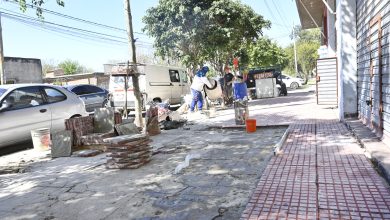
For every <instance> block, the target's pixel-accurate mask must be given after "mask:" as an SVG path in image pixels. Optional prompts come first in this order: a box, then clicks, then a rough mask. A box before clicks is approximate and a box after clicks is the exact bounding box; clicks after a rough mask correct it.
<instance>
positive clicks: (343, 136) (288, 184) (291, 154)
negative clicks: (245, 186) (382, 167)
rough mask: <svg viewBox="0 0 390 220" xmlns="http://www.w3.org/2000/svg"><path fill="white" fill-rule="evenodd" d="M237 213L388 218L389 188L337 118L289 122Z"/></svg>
mask: <svg viewBox="0 0 390 220" xmlns="http://www.w3.org/2000/svg"><path fill="white" fill-rule="evenodd" d="M241 219H390V191H389V189H388V188H387V184H386V183H385V182H384V181H383V180H382V178H381V177H380V176H379V175H378V174H377V173H376V171H375V169H374V168H373V167H372V165H371V163H370V161H368V160H367V159H366V157H365V156H364V154H363V151H362V150H361V149H360V147H359V145H358V144H357V143H356V141H355V139H354V138H353V137H352V136H351V135H350V133H349V132H348V130H347V129H346V127H345V126H344V125H343V124H341V123H339V122H337V121H331V120H330V121H316V120H312V121H306V122H305V123H304V124H293V125H290V128H289V136H288V138H287V140H286V143H284V145H283V147H282V152H281V154H279V155H277V156H275V157H273V158H272V159H271V161H270V163H269V165H268V166H267V168H266V169H265V171H264V173H263V174H262V176H261V178H260V181H259V183H258V186H257V188H256V189H255V191H254V193H253V195H252V196H251V198H250V200H249V203H248V205H247V207H246V209H245V210H244V212H243V214H242V217H241Z"/></svg>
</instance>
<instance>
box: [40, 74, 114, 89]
mask: <svg viewBox="0 0 390 220" xmlns="http://www.w3.org/2000/svg"><path fill="white" fill-rule="evenodd" d="M54 72H55V71H52V72H50V73H49V74H46V77H45V78H44V79H43V82H45V83H50V84H56V85H77V84H90V85H96V86H99V87H101V88H105V89H108V82H109V78H110V76H109V75H108V74H104V73H101V72H94V73H79V74H71V75H56V74H55V73H54ZM57 73H58V72H57ZM53 75H54V76H53Z"/></svg>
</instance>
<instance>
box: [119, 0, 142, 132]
mask: <svg viewBox="0 0 390 220" xmlns="http://www.w3.org/2000/svg"><path fill="white" fill-rule="evenodd" d="M123 3H124V6H125V17H126V24H127V36H128V41H129V53H130V57H131V60H130V63H131V65H132V71H131V73H130V74H131V79H132V81H133V92H134V96H135V103H134V105H135V121H134V123H135V124H136V125H137V126H139V127H143V121H142V101H141V92H140V88H139V80H138V76H139V73H138V70H137V57H136V52H135V41H134V33H133V19H132V16H131V8H130V0H124V2H123ZM126 93H127V91H126ZM126 102H127V100H126Z"/></svg>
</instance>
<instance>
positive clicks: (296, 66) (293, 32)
mask: <svg viewBox="0 0 390 220" xmlns="http://www.w3.org/2000/svg"><path fill="white" fill-rule="evenodd" d="M292 35H293V40H294V63H295V75H297V74H299V73H298V61H297V45H296V37H295V26H294V23H293V30H292Z"/></svg>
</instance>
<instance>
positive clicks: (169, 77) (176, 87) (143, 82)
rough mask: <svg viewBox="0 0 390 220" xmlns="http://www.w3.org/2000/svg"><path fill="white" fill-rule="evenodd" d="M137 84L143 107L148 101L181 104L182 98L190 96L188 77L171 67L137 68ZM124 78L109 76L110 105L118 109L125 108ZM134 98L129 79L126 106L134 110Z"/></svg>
mask: <svg viewBox="0 0 390 220" xmlns="http://www.w3.org/2000/svg"><path fill="white" fill-rule="evenodd" d="M138 71H139V72H140V76H139V84H140V91H141V93H142V96H143V97H142V98H143V107H145V104H147V103H148V102H149V101H155V102H163V101H168V103H169V104H171V105H172V104H173V105H174V104H181V103H182V101H183V97H184V96H185V95H186V94H190V86H189V82H188V75H187V72H186V70H185V69H183V68H180V67H172V66H160V65H145V66H139V67H138ZM124 82H125V78H124V77H123V76H116V75H114V74H111V76H110V83H109V92H110V105H111V107H115V108H118V109H123V107H124V106H125V92H124V91H125V88H124ZM134 102H135V97H134V93H133V83H132V81H131V77H129V80H128V93H127V106H128V109H134V106H135V105H134Z"/></svg>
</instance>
